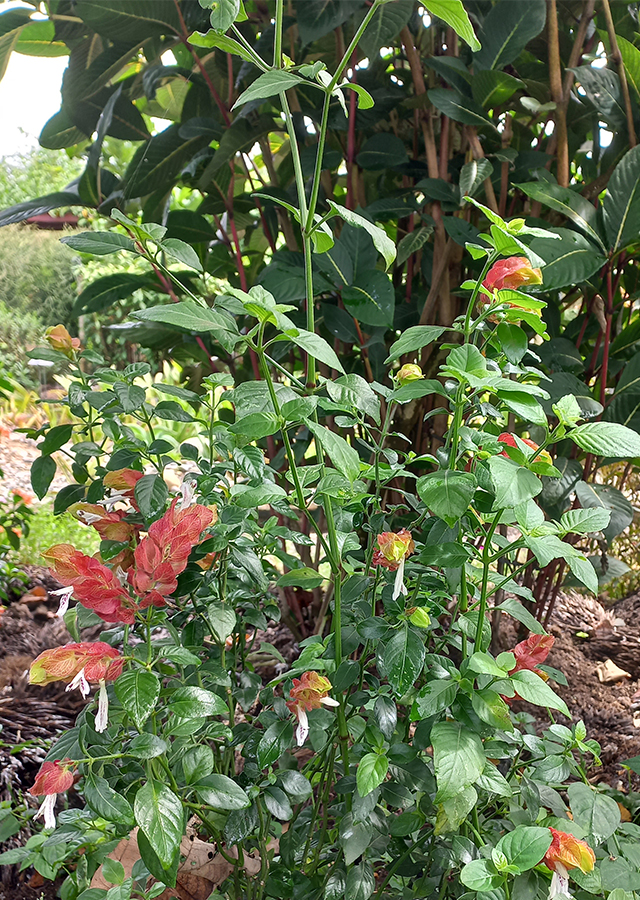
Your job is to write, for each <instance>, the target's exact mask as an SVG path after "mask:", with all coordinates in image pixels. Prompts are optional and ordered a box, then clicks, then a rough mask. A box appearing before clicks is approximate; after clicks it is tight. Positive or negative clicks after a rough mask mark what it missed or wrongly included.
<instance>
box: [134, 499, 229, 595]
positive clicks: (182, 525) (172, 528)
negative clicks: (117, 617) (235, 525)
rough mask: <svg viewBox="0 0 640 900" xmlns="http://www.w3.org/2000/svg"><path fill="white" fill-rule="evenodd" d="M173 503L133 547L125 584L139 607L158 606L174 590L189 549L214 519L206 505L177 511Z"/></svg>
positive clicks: (197, 541) (175, 502)
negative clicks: (131, 565)
mask: <svg viewBox="0 0 640 900" xmlns="http://www.w3.org/2000/svg"><path fill="white" fill-rule="evenodd" d="M177 503H178V501H177V499H176V500H174V501H173V503H172V504H171V506H170V508H169V509H168V510H167V512H166V513H165V514H164V516H162V518H161V519H158V520H157V521H156V522H154V523H153V525H152V526H151V527H150V528H149V532H148V534H147V536H146V537H145V538H143V540H142V541H140V543H139V544H138V546H137V547H136V551H135V554H134V557H135V567H134V569H132V570H131V571H130V572H129V581H130V583H131V585H132V586H133V588H134V589H135V591H136V592H137V593H138V594H140V596H141V597H143V600H142V602H141V606H149V605H150V604H151V603H153V604H154V605H155V606H159V605H161V604H160V602H159V598H160V599H161V598H163V597H166V596H167V595H169V594H172V593H173V592H174V591H175V589H176V587H177V586H178V580H177V576H178V575H179V574H180V573H181V572H183V571H184V570H185V568H186V565H187V560H188V559H189V554H190V553H191V550H192V549H193V548H194V547H195V546H196V544H198V543H199V542H200V535H201V534H202V532H203V531H204V529H205V528H208V526H209V525H211V523H212V522H213V521H214V519H215V513H214V511H213V510H211V509H208V507H206V506H202V505H201V504H198V503H195V504H193V505H192V506H188V507H187V508H186V509H180V510H179V509H177V508H176V507H177ZM144 595H148V596H146V597H145V596H144Z"/></svg>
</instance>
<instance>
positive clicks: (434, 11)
mask: <svg viewBox="0 0 640 900" xmlns="http://www.w3.org/2000/svg"><path fill="white" fill-rule="evenodd" d="M424 5H425V6H426V8H427V12H429V13H430V14H431V15H432V16H437V17H438V18H439V19H442V20H443V21H444V22H446V23H447V25H451V27H452V28H453V30H454V31H455V33H456V34H457V35H459V36H460V37H461V38H462V39H463V40H465V41H466V42H467V44H469V46H470V47H471V49H472V50H480V46H481V45H480V41H479V40H478V38H477V37H476V34H475V32H474V30H473V25H472V24H471V21H470V20H469V16H468V14H467V11H466V9H465V8H464V6H463V5H462V0H425V4H424Z"/></svg>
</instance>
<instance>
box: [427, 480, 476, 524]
mask: <svg viewBox="0 0 640 900" xmlns="http://www.w3.org/2000/svg"><path fill="white" fill-rule="evenodd" d="M476 487H477V482H476V479H475V476H474V475H472V474H471V472H455V471H450V470H448V469H442V470H440V471H439V472H431V473H429V475H423V476H422V478H419V479H418V483H417V491H418V494H419V496H420V498H421V499H422V500H424V502H425V503H426V504H427V506H428V507H429V509H430V510H431V512H432V513H434V515H436V516H438V518H440V519H444V521H445V522H446V523H447V525H449V526H450V527H452V526H453V525H455V523H456V522H457V521H458V519H459V518H460V517H461V516H463V515H464V514H465V512H466V511H467V509H468V508H469V504H470V503H471V500H472V498H473V495H474V493H475V490H476Z"/></svg>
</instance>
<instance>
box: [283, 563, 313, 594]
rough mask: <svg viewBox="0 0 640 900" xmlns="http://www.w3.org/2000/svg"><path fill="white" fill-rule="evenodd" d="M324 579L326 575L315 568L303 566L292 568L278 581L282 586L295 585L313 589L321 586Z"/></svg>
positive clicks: (308, 589)
mask: <svg viewBox="0 0 640 900" xmlns="http://www.w3.org/2000/svg"><path fill="white" fill-rule="evenodd" d="M323 581H324V577H323V576H322V575H320V573H319V572H316V570H315V569H310V568H309V567H308V566H301V567H300V568H299V569H291V571H290V572H286V573H285V574H284V575H281V576H280V578H278V582H277V583H278V585H279V586H280V587H291V586H293V587H301V588H304V589H305V590H307V591H312V590H313V589H314V588H317V587H320V585H321V584H322V582H323Z"/></svg>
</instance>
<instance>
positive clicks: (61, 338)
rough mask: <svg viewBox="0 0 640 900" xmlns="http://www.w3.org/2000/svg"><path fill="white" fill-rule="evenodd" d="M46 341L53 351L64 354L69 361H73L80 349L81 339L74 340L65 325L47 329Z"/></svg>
mask: <svg viewBox="0 0 640 900" xmlns="http://www.w3.org/2000/svg"><path fill="white" fill-rule="evenodd" d="M45 340H46V341H47V343H48V344H49V346H50V347H51V349H52V350H58V351H59V352H60V353H64V355H65V356H66V357H68V358H69V359H73V357H74V356H75V352H76V350H79V349H80V338H72V337H71V335H70V334H69V332H68V331H67V329H66V328H65V327H64V325H56V326H54V327H52V328H47V330H46V332H45Z"/></svg>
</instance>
